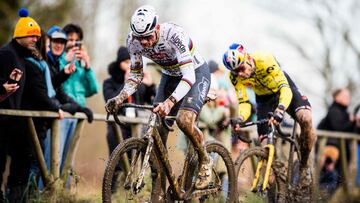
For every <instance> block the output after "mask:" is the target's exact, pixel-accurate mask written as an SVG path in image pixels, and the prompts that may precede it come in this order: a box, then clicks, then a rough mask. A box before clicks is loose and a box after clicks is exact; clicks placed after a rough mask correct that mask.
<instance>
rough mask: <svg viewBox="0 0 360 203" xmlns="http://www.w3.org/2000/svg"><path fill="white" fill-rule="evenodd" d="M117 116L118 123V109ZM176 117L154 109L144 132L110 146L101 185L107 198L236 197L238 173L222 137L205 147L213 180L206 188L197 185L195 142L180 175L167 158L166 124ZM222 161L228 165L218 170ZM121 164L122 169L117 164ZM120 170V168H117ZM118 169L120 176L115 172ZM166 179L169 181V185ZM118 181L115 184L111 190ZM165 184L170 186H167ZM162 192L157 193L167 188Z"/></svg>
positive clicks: (213, 199)
mask: <svg viewBox="0 0 360 203" xmlns="http://www.w3.org/2000/svg"><path fill="white" fill-rule="evenodd" d="M121 108H140V109H147V110H152V109H153V106H147V105H136V104H123V105H122V106H121ZM114 119H115V121H116V122H117V123H119V118H118V117H117V114H114ZM171 120H173V121H174V117H170V116H168V117H165V118H161V117H160V116H159V115H158V114H157V113H151V115H150V118H149V123H148V125H147V129H146V131H145V133H144V135H143V136H142V137H141V138H129V139H127V140H125V141H123V142H121V143H120V144H119V145H118V146H117V147H116V148H115V150H114V151H113V152H112V154H111V156H110V159H109V161H108V163H107V166H106V169H105V174H104V179H103V187H102V200H103V202H175V201H184V202H235V201H236V200H235V199H236V198H237V195H236V192H237V188H236V180H235V178H236V176H235V175H236V174H235V170H234V165H233V161H232V159H231V157H230V154H229V152H228V150H227V149H226V148H225V147H224V146H222V145H221V144H220V143H218V142H214V141H213V142H207V144H206V150H207V152H208V153H209V155H210V157H211V158H212V159H213V163H214V165H213V167H212V173H213V174H212V180H211V182H210V184H209V186H208V187H207V188H205V189H202V190H196V189H195V186H194V184H195V180H196V178H197V177H196V176H197V170H198V157H197V153H196V151H195V150H194V147H193V146H192V144H191V142H189V144H188V148H187V153H186V157H185V161H184V164H183V169H182V172H181V174H180V176H176V175H175V173H174V169H173V168H172V166H171V164H170V161H169V154H168V151H167V148H166V138H164V137H162V135H163V134H164V133H163V132H164V130H165V131H166V130H171V129H172V128H171V127H170V126H169V125H168V122H169V121H171ZM217 162H223V163H222V164H224V165H225V166H226V171H218V169H217V168H216V167H214V166H215V163H217ZM117 168H121V170H116V169H117ZM115 173H117V174H115ZM114 175H116V177H117V178H116V179H117V180H116V181H113V176H114ZM166 180H168V185H169V186H168V187H167V189H166V185H167V184H166ZM114 184H116V185H117V190H116V191H112V190H111V188H112V186H113V185H114ZM165 189H166V190H165ZM163 193H164V195H163V197H161V196H159V194H163Z"/></svg>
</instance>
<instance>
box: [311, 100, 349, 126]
mask: <svg viewBox="0 0 360 203" xmlns="http://www.w3.org/2000/svg"><path fill="white" fill-rule="evenodd" d="M354 128H355V122H353V121H350V114H349V113H348V112H347V107H346V106H343V105H341V104H338V103H336V102H333V103H332V104H331V106H330V107H329V110H328V113H327V114H326V116H325V118H323V119H322V121H321V122H320V124H319V125H318V129H321V130H329V131H340V132H353V131H354Z"/></svg>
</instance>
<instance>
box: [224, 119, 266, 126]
mask: <svg viewBox="0 0 360 203" xmlns="http://www.w3.org/2000/svg"><path fill="white" fill-rule="evenodd" d="M268 122H269V119H268V118H265V119H261V120H257V121H249V122H245V123H244V122H242V121H241V120H240V119H238V118H231V119H230V124H231V125H232V126H234V125H236V124H239V125H240V127H241V128H245V127H249V126H252V125H258V124H264V123H268Z"/></svg>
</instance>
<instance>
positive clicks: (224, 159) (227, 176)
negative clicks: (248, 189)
mask: <svg viewBox="0 0 360 203" xmlns="http://www.w3.org/2000/svg"><path fill="white" fill-rule="evenodd" d="M206 150H207V152H208V154H209V156H210V157H211V159H212V160H213V163H214V165H213V167H212V175H211V176H212V180H211V182H210V184H209V187H208V188H207V189H204V190H194V191H193V193H192V194H193V198H191V202H209V203H212V202H228V203H233V202H236V197H237V195H236V193H237V188H236V174H235V170H234V164H233V161H232V159H231V156H230V154H229V152H228V150H227V149H226V148H225V147H224V146H222V145H221V144H220V143H218V142H216V141H212V142H208V143H207V144H206ZM191 172H192V173H191ZM190 173H191V174H187V177H189V178H187V181H191V183H190V182H189V183H187V185H192V188H194V183H195V181H196V178H197V169H195V170H194V169H192V170H190ZM211 190H214V191H213V192H210V193H209V191H211ZM201 193H207V194H206V195H200V194H201Z"/></svg>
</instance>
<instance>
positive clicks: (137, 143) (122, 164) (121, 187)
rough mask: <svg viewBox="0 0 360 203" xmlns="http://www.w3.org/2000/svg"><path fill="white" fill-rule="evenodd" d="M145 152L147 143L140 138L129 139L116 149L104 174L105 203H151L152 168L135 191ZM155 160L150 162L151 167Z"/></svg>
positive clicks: (146, 172)
mask: <svg viewBox="0 0 360 203" xmlns="http://www.w3.org/2000/svg"><path fill="white" fill-rule="evenodd" d="M145 152H146V142H145V141H144V140H143V139H140V138H129V139H127V140H125V141H124V142H122V143H120V144H119V145H118V146H117V147H116V148H115V150H114V151H113V152H112V153H111V156H110V159H109V161H108V163H107V166H106V169H105V173H104V179H103V185H102V201H103V202H104V203H105V202H106V203H110V202H150V199H151V191H152V177H151V169H150V167H149V168H148V169H147V170H146V171H145V174H144V179H143V181H141V183H140V185H141V186H140V188H139V189H138V190H136V189H135V187H136V184H137V182H136V180H137V177H139V175H140V169H141V168H142V163H143V158H144V156H145ZM153 158H154V157H153V156H151V158H150V160H149V162H150V165H152V164H153V161H154V160H153Z"/></svg>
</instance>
